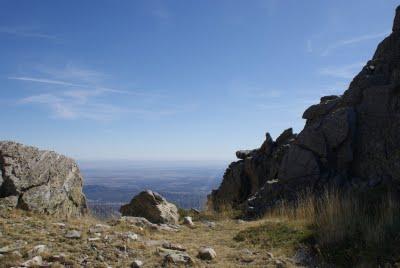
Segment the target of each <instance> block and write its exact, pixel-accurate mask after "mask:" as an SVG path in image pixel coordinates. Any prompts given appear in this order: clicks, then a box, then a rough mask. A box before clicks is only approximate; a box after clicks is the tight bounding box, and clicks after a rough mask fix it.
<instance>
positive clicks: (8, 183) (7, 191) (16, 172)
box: [0, 141, 87, 216]
mask: <svg viewBox="0 0 400 268" xmlns="http://www.w3.org/2000/svg"><path fill="white" fill-rule="evenodd" d="M82 183H83V179H82V176H81V174H80V172H79V168H78V166H77V164H76V163H75V161H74V160H72V159H70V158H67V157H65V156H62V155H59V154H57V153H55V152H52V151H42V150H39V149H37V148H35V147H31V146H24V145H22V144H19V143H15V142H8V141H5V142H0V207H1V208H20V209H24V210H29V211H33V212H38V213H45V214H51V215H53V214H58V215H66V216H79V215H81V214H84V213H85V212H86V210H87V207H86V199H85V196H84V195H83V193H82Z"/></svg>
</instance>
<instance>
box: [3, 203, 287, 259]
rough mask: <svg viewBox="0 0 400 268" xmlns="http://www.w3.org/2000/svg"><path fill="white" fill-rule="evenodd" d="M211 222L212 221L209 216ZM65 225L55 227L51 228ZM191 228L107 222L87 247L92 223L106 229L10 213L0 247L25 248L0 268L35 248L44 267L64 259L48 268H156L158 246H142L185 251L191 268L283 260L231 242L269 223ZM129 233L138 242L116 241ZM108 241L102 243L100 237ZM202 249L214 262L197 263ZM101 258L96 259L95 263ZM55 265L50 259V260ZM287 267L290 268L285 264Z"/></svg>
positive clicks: (230, 222) (85, 220) (84, 222)
mask: <svg viewBox="0 0 400 268" xmlns="http://www.w3.org/2000/svg"><path fill="white" fill-rule="evenodd" d="M209 216H210V214H208V212H207V213H204V214H203V213H202V214H201V215H199V219H200V218H201V219H205V218H207V219H210V218H209ZM211 217H212V218H215V217H218V218H220V217H221V216H217V215H214V214H212V215H211ZM58 222H62V223H65V225H66V226H65V227H60V226H58V225H55V224H54V223H58ZM194 222H195V227H194V228H189V227H186V226H182V227H181V228H180V231H178V232H166V231H154V230H149V229H144V230H143V229H141V228H139V227H135V226H131V225H129V224H128V223H118V224H117V223H116V222H115V221H112V222H109V223H108V224H109V225H110V226H111V228H110V229H109V230H107V231H105V233H103V234H102V239H101V240H99V241H93V242H89V241H88V238H89V237H93V235H92V234H90V233H89V228H90V227H93V226H95V225H96V224H97V223H101V224H106V223H105V222H101V221H99V220H96V219H94V218H92V217H82V218H79V219H64V218H59V219H55V218H52V217H46V216H39V215H34V214H31V213H27V212H23V211H13V212H11V213H10V214H8V215H7V217H0V227H1V231H2V234H3V235H2V236H0V246H5V245H9V244H12V243H14V242H15V241H17V240H24V241H26V242H27V244H26V245H25V246H24V247H22V248H20V249H18V251H19V252H20V253H21V255H22V256H21V257H18V256H13V257H10V256H11V255H10V254H7V255H5V256H6V258H0V267H10V266H12V265H14V266H16V265H18V264H20V263H22V261H26V260H28V259H29V256H28V252H29V250H31V249H32V248H33V247H34V246H36V245H41V244H43V245H46V246H47V247H48V248H49V252H46V253H42V254H41V256H42V257H43V259H44V260H46V261H51V260H52V258H53V256H54V255H60V254H65V257H64V258H63V259H62V261H60V262H55V263H53V266H52V267H62V265H65V266H67V267H81V265H82V260H84V259H86V261H87V262H88V265H87V266H88V267H106V266H107V265H110V266H112V267H129V265H130V263H131V262H132V261H133V260H134V259H139V260H142V261H143V262H144V264H145V266H144V267H161V264H162V262H163V257H162V256H160V255H159V254H158V253H157V248H158V247H160V245H148V244H147V243H146V242H148V241H152V240H156V241H168V242H170V243H174V244H181V245H182V246H183V247H184V248H186V249H187V252H188V253H189V255H190V256H191V257H192V258H193V260H194V263H193V266H194V267H249V266H250V267H276V264H275V260H276V259H273V258H271V257H269V255H268V254H267V253H269V252H272V253H273V254H274V255H275V256H276V257H277V258H279V259H283V260H286V257H285V255H284V254H283V253H282V252H280V251H279V249H274V248H270V247H268V248H265V247H260V246H259V245H256V244H252V243H251V242H250V241H245V240H244V241H237V240H235V239H234V237H236V236H237V235H238V233H240V232H242V231H246V230H249V229H251V228H257V227H258V226H262V225H264V224H266V223H268V222H269V221H268V220H260V221H253V222H243V221H240V222H239V221H236V220H233V219H221V220H218V221H215V224H216V225H215V227H214V228H210V227H209V226H207V225H206V224H205V223H203V222H201V221H200V220H199V221H197V220H195V221H194ZM67 230H79V231H81V232H82V236H81V238H80V239H68V238H65V233H66V231H67ZM128 231H129V232H134V233H136V234H139V236H140V237H141V241H127V240H126V239H122V238H120V237H119V236H118V234H120V233H125V232H128ZM106 235H108V236H113V239H112V240H109V241H106V240H105V239H104V237H105V236H106ZM201 246H210V247H212V248H213V249H214V250H215V251H216V252H217V258H216V259H215V260H212V261H203V260H200V259H198V258H196V256H197V253H198V249H199V248H200V247H201ZM99 255H101V257H99ZM53 259H54V258H53ZM83 263H84V262H83ZM286 263H287V267H291V266H292V265H291V264H290V261H288V260H286Z"/></svg>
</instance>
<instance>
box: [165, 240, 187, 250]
mask: <svg viewBox="0 0 400 268" xmlns="http://www.w3.org/2000/svg"><path fill="white" fill-rule="evenodd" d="M162 247H163V248H166V249H172V250H178V251H186V249H185V248H184V247H183V246H182V245H179V244H173V243H169V242H167V243H164V244H162Z"/></svg>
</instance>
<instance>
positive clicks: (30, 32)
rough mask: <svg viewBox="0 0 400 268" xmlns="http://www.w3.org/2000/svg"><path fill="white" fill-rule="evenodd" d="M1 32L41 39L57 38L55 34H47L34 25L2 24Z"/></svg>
mask: <svg viewBox="0 0 400 268" xmlns="http://www.w3.org/2000/svg"><path fill="white" fill-rule="evenodd" d="M0 33H2V34H8V35H14V36H18V37H27V38H41V39H56V38H57V37H56V36H55V35H50V34H45V33H42V32H39V31H38V30H37V29H35V28H32V27H11V26H0Z"/></svg>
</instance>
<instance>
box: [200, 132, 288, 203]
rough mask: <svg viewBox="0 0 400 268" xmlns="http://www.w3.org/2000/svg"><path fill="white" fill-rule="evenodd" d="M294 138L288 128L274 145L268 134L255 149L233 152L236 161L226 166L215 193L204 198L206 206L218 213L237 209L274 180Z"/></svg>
mask: <svg viewBox="0 0 400 268" xmlns="http://www.w3.org/2000/svg"><path fill="white" fill-rule="evenodd" d="M295 138H296V135H295V134H293V130H292V129H287V130H285V131H284V132H283V133H282V134H281V135H280V136H279V137H278V139H277V141H276V142H274V141H273V140H272V138H271V136H270V134H269V133H267V134H266V139H265V141H264V143H263V144H262V145H261V147H260V148H259V149H255V150H241V151H238V152H236V156H237V157H238V158H240V159H241V160H240V161H237V162H233V163H231V164H230V166H229V167H228V169H227V170H226V171H225V174H224V179H223V181H222V183H221V186H220V187H219V189H218V190H214V191H213V192H212V193H211V195H209V197H208V201H209V206H212V207H213V208H214V209H216V210H219V209H222V208H225V207H234V208H235V207H237V206H239V205H240V204H242V203H243V202H244V201H245V200H246V199H247V198H248V197H249V196H251V195H254V194H256V193H257V192H258V190H259V189H260V188H261V187H262V186H263V185H264V184H266V183H269V182H271V181H274V180H276V179H277V175H278V172H279V167H280V163H281V161H282V158H283V157H284V155H285V152H286V151H287V150H288V149H289V144H291V143H292V142H293V141H294V140H295Z"/></svg>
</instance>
